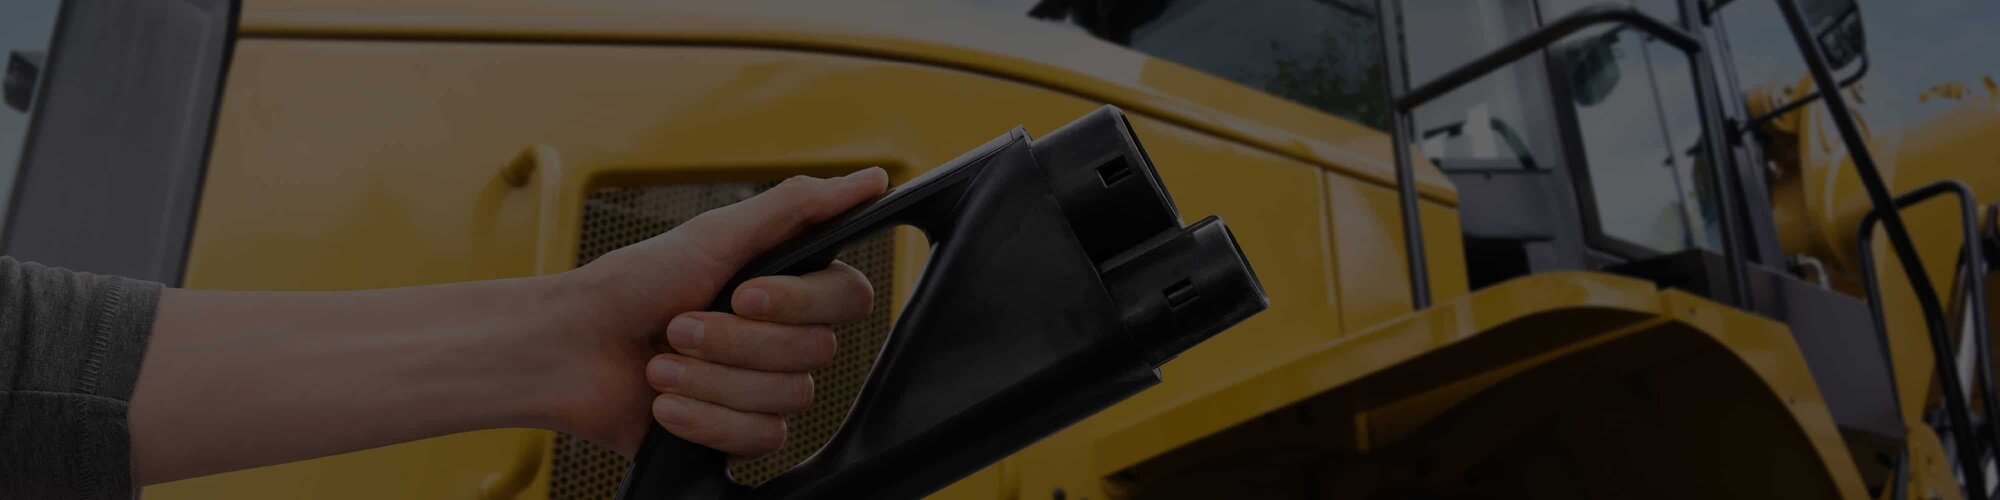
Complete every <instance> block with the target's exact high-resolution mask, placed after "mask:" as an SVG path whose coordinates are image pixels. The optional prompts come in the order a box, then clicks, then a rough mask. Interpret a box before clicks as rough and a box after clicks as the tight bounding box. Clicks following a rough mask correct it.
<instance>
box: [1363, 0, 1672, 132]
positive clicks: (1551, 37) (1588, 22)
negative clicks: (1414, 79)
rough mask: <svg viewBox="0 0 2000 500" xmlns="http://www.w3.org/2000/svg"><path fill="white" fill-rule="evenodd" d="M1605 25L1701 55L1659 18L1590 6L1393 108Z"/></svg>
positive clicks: (1447, 75)
mask: <svg viewBox="0 0 2000 500" xmlns="http://www.w3.org/2000/svg"><path fill="white" fill-rule="evenodd" d="M1608 23H1621V24H1624V25H1626V26H1631V27H1634V28H1638V29H1639V30H1640V31H1644V32H1646V34H1648V35H1652V36H1653V38H1657V39H1659V40H1660V41H1663V42H1667V43H1668V44H1669V45H1673V46H1674V48H1677V49H1680V50H1681V52H1693V53H1700V52H1702V47H1701V41H1699V40H1696V39H1695V38H1694V37H1693V36H1689V35H1688V34H1687V33H1686V32H1684V31H1681V30H1680V29H1679V28H1675V27H1672V26H1668V25H1667V24H1666V23H1664V22H1661V21H1660V20H1659V19H1654V18H1653V16H1648V15H1646V14H1644V13H1641V12H1639V11H1638V10H1636V9H1633V8H1631V7H1618V6H1616V5H1592V6H1589V7H1584V8H1582V9H1579V10H1577V11H1576V12H1574V13H1571V14H1569V15H1567V16H1563V17H1562V18H1561V19H1557V20H1555V22H1552V23H1549V24H1548V25H1545V26H1542V28H1541V29H1537V30H1535V32H1534V33H1529V34H1528V36H1524V37H1521V38H1518V39H1515V40H1514V41H1512V42H1508V43H1507V45H1503V46H1501V47H1500V48H1498V49H1494V50H1493V51H1492V52H1488V53H1486V55H1484V56H1480V57H1479V58H1478V59H1473V60H1472V61H1471V62H1468V63H1465V64H1464V65H1461V66H1459V67H1458V68H1455V69H1453V70H1451V71H1449V72H1446V73H1445V74H1444V75H1443V76H1439V77H1437V79H1434V80H1431V81H1430V82H1429V83H1425V84H1423V85H1422V86H1419V87H1417V88H1416V89H1414V90H1411V91H1410V92H1409V93H1408V94H1404V95H1403V96H1402V98H1400V99H1397V100H1396V101H1395V102H1396V107H1397V108H1400V109H1402V110H1404V111H1408V110H1411V109H1415V108H1416V107H1417V106H1422V105H1424V103H1428V102H1430V101H1432V100H1434V99H1437V98H1438V97H1442V96H1444V94H1446V93H1449V92H1451V91H1453V90H1458V88H1459V87H1463V86H1465V85H1466V84H1468V83H1472V82H1473V81H1474V80H1477V79H1478V78H1479V77H1482V76H1486V74H1487V73H1492V72H1493V71H1494V70H1498V69H1500V68H1501V67H1504V66H1506V65H1508V64H1513V63H1514V61H1516V60H1519V59H1521V58H1523V57H1527V56H1530V55H1533V54H1534V53H1536V52H1539V51H1541V50H1542V48H1544V47H1548V46H1549V45H1553V44H1555V43H1556V42H1557V41H1561V40H1562V39H1563V37H1567V36H1570V35H1572V34H1575V33H1576V32H1578V31H1582V30H1583V29H1584V28H1589V27H1592V26H1596V25H1600V24H1608Z"/></svg>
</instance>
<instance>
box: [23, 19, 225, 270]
mask: <svg viewBox="0 0 2000 500" xmlns="http://www.w3.org/2000/svg"><path fill="white" fill-rule="evenodd" d="M236 9H237V7H236V2H234V1H231V0H154V1H137V2H135V1H127V0H69V1H68V2H67V3H65V4H64V6H63V11H62V21H61V23H62V24H61V25H60V26H58V27H57V30H56V36H55V43H54V45H53V46H52V48H51V50H50V52H49V55H48V58H49V60H48V65H47V69H46V71H47V75H46V76H45V79H44V80H43V82H42V86H41V88H40V89H39V92H40V95H39V96H38V98H37V99H38V102H37V105H36V108H35V115H34V118H33V122H32V123H31V127H32V128H31V129H30V132H29V134H30V135H29V137H28V142H27V147H26V149H25V151H24V153H23V156H22V159H23V160H22V167H21V173H20V177H19V178H18V182H17V183H16V184H15V190H14V196H13V197H12V198H13V199H12V208H11V210H9V212H8V217H9V221H8V223H7V225H6V228H5V231H6V232H5V234H4V237H0V250H4V251H5V253H6V254H8V255H12V256H14V257H16V258H19V259H22V260H30V261H36V262H42V263H45V264H50V265H59V266H64V267H69V268H72V269H77V270H83V271H91V272H98V273H108V274H118V275H124V276H132V277H137V278H142V279H149V280H155V281H162V282H167V283H170V284H171V283H176V282H178V281H179V279H180V274H181V269H182V266H183V262H184V261H185V260H186V251H187V241H188V234H189V232H190V231H191V229H192V227H191V226H192V223H193V214H194V207H195V201H196V199H197V198H198V196H199V191H200V185H201V175H202V170H203V167H204V166H205V164H206V163H207V156H208V145H209V138H210V136H211V133H212V131H213V125H214V124H213V121H214V118H215V106H216V102H217V100H218V98H219V96H220V86H221V82H222V75H223V73H224V71H226V68H227V66H228V58H229V51H230V49H231V47H232V46H233V43H234V27H235V17H236Z"/></svg>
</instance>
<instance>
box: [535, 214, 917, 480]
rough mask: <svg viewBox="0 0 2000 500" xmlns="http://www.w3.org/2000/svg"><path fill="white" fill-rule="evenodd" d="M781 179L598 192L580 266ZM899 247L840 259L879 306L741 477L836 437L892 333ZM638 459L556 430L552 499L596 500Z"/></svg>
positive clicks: (851, 329)
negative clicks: (769, 450) (782, 436)
mask: <svg viewBox="0 0 2000 500" xmlns="http://www.w3.org/2000/svg"><path fill="white" fill-rule="evenodd" d="M775 185H777V183H776V182H761V183H748V182H731V183H707V184H679V185H663V186H649V187H634V188H612V189H602V190H598V191H597V192H595V193H591V195H590V197H589V199H588V200H586V201H585V205H584V209H583V226H582V229H581V232H582V234H581V241H580V242H579V243H578V245H577V250H576V252H577V262H578V265H582V264H585V263H589V262H590V261H591V260H594V259H596V258H597V257H598V256H601V255H604V254H605V253H607V252H610V251H612V250H616V249H618V248H619V247H623V246H625V245H630V244H633V243H637V242H639V241H640V240H644V239H646V238H650V237H653V236H654V235H657V234H660V233H662V232H666V231H667V230H669V229H673V228H674V226H678V225H680V224H681V223H682V222H686V221H687V220H688V219H689V218H692V217H694V216H695V215H696V214H700V213H702V212H704V211H708V210H709V209H713V208H717V207H721V206H724V205H728V204H731V203H735V202H738V201H742V200H743V199H745V198H749V197H751V196H753V195H756V194H757V193H760V192H763V191H764V190H766V189H770V188H771V187H772V186H775ZM894 259H895V254H894V247H893V244H892V242H891V239H890V236H889V234H888V233H883V234H879V235H876V236H874V237H871V238H869V239H867V240H865V241H862V242H859V243H857V244H855V245H852V246H850V247H848V249H847V250H846V251H845V252H842V253H841V254H840V260H841V261H844V262H847V263H848V264H851V265H853V266H854V267H855V268H857V269H860V270H861V272H862V273H864V274H866V275H868V279H869V281H871V282H873V283H875V285H876V286H875V310H874V312H873V313H871V314H870V315H869V317H868V320H867V321H863V322H861V323H857V324H852V325H845V326H841V327H839V328H837V329H836V331H837V332H839V336H840V353H839V354H838V355H837V356H836V358H835V359H834V363H833V365H832V366H828V367H826V368H824V369H821V370H819V371H816V372H813V381H814V383H815V386H814V389H815V390H814V393H815V397H816V398H817V399H816V400H815V401H813V407H812V409H811V410H809V411H807V412H805V413H802V414H798V415H795V416H792V417H791V418H789V419H786V420H785V425H786V426H787V428H788V429H789V431H790V434H789V435H788V436H787V438H786V440H785V447H784V448H783V449H780V450H778V452H777V453H773V454H771V455H768V456H765V457H763V458H760V459H757V460H752V461H748V462H742V463H737V464H734V465H732V466H731V467H730V472H731V473H733V474H734V475H735V477H736V479H737V481H738V482H741V483H744V484H757V483H761V482H764V481H765V480H767V479H770V478H772V477H774V476H777V475H778V473H780V472H784V471H785V470H787V469H790V468H792V466H793V465H796V464H798V463H799V461H801V460H804V459H805V458H806V456H807V455H811V454H812V452H814V451H816V450H818V449H819V447H820V446H821V445H823V444H825V443H826V440H827V439H828V438H831V437H832V436H833V431H834V430H836V429H837V428H838V427H839V426H840V421H841V419H842V418H844V417H846V415H847V410H848V407H849V406H851V405H852V404H853V402H854V397H855V393H856V392H857V391H859V390H860V389H861V383H862V382H863V380H864V379H865V378H866V377H867V376H868V369H869V368H870V367H871V366H872V365H874V363H875V357H876V354H877V353H879V352H881V350H882V342H883V340H885V339H886V338H887V337H888V335H889V323H890V320H891V319H892V318H890V317H889V301H890V297H889V294H888V288H889V283H890V281H889V278H890V272H891V271H890V269H891V266H892V265H893V264H894ZM630 465H631V462H629V461H627V460H625V459H624V458H623V457H620V456H618V454H617V453H614V452H612V451H611V450H609V449H606V448H602V447H599V446H597V445H594V444H591V443H590V442H588V441H584V440H582V439H578V438H575V437H572V436H569V435H567V434H563V435H558V436H557V437H556V446H555V452H554V457H553V463H552V468H553V470H552V471H551V472H550V474H551V480H550V484H549V498H550V499H552V500H597V499H605V498H612V496H613V495H615V494H617V492H618V491H617V490H618V481H619V480H620V479H622V478H623V477H624V474H625V469H626V468H627V467H629V466H630Z"/></svg>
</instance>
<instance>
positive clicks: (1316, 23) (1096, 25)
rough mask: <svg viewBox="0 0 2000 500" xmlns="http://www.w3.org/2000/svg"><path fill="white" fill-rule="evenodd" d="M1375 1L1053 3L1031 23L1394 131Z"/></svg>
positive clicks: (1039, 9)
mask: <svg viewBox="0 0 2000 500" xmlns="http://www.w3.org/2000/svg"><path fill="white" fill-rule="evenodd" d="M1374 9H1375V8H1374V2H1372V1H1369V0H1253V1H1244V0H1181V1H1171V2H1170V1H1164V0H1149V1H1121V0H1044V1H1041V2H1037V3H1035V4H1034V5H1033V6H1032V7H1031V8H1030V9H1029V10H1028V15H1029V16H1031V17H1034V18H1036V19H1042V20H1046V21H1052V22H1061V23H1068V24H1072V25H1075V26H1077V27H1080V28H1082V29H1083V30H1085V31H1088V32H1089V33H1090V34H1091V35H1092V36H1095V37H1097V38H1099V39H1103V40H1105V41H1108V42H1111V43H1116V44H1119V45H1124V46H1126V47H1130V48H1132V49H1133V50H1138V51H1140V52H1144V53H1147V54H1150V55H1152V56H1154V57H1158V58H1161V59H1166V60H1169V61H1173V62H1176V63H1180V64H1183V65H1186V66H1189V67H1192V68H1194V69H1198V70H1201V71H1203V72H1206V73H1209V74H1212V75H1215V76H1219V77H1222V78H1227V79H1229V80H1232V81H1235V82H1236V83H1239V84H1243V85H1244V86H1248V87H1252V88H1256V89H1259V90H1262V91H1264V92H1266V93H1269V94H1272V95H1276V96H1278V97H1283V98H1285V99H1288V100H1291V101H1293V102H1297V103H1299V104H1303V105H1306V106H1310V107H1312V108H1314V109H1318V110H1320V111H1324V112H1327V113H1331V114H1333V115H1335V116H1339V117H1342V118H1346V119H1349V120H1353V121H1355V122H1358V123H1361V124H1363V125H1367V126H1369V127H1373V128H1376V129H1382V130H1386V129H1387V128H1388V125H1387V123H1388V116H1389V115H1388V108H1387V107H1386V106H1385V104H1384V102H1383V99H1382V85H1383V84H1382V77H1383V75H1382V67H1381V61H1380V57H1381V48H1380V47H1381V34H1380V30H1379V26H1378V25H1377V24H1376V19H1375V14H1374Z"/></svg>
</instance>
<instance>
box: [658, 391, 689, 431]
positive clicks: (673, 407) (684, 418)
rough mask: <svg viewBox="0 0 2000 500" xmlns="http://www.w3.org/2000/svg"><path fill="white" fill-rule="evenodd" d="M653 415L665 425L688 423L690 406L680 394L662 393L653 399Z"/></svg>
mask: <svg viewBox="0 0 2000 500" xmlns="http://www.w3.org/2000/svg"><path fill="white" fill-rule="evenodd" d="M653 417H654V418H658V419H660V423H661V424H664V425H687V423H688V406H687V402H686V401H681V398H680V397H678V396H670V395H664V394H663V395H661V396H660V397H658V398H654V399H653Z"/></svg>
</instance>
